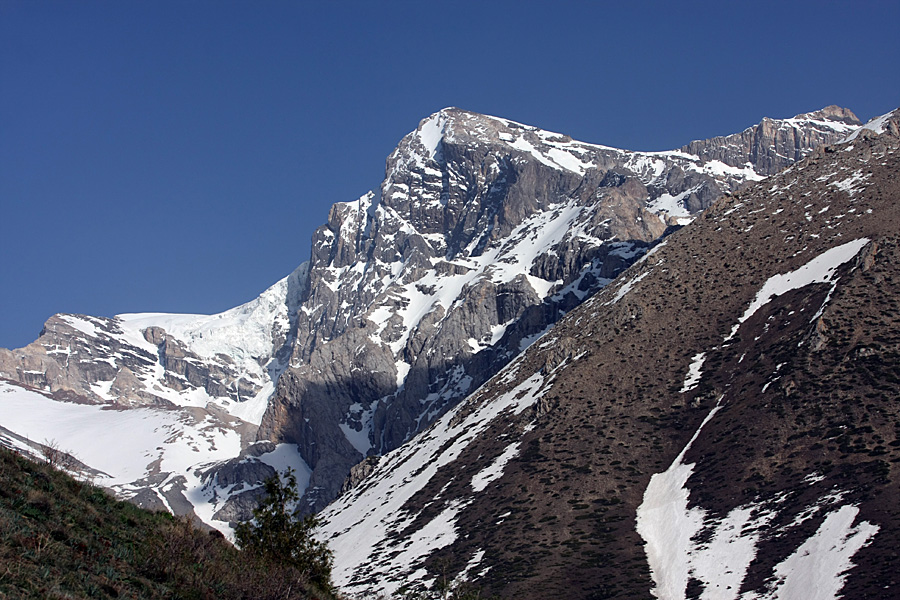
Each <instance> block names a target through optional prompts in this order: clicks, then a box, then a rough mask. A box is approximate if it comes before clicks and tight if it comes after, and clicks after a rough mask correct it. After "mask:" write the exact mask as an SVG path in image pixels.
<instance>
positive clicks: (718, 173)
mask: <svg viewBox="0 0 900 600" xmlns="http://www.w3.org/2000/svg"><path fill="white" fill-rule="evenodd" d="M858 125H859V123H858V121H857V120H856V118H855V117H854V116H853V114H852V113H851V112H850V111H847V110H845V109H841V108H837V107H829V108H826V109H824V110H821V111H818V112H815V113H809V114H805V115H798V116H797V117H795V118H793V119H781V120H773V119H764V120H763V121H762V122H761V123H759V124H758V125H756V126H754V127H750V128H749V129H747V130H745V131H743V132H741V133H738V134H735V135H731V136H726V137H721V138H715V139H712V140H707V141H701V142H692V143H691V144H689V145H687V146H685V147H683V148H681V149H679V150H675V151H670V152H657V153H646V152H644V153H641V152H629V151H624V150H617V149H614V148H608V147H604V146H597V145H592V144H585V143H581V142H577V141H573V140H572V139H571V138H569V137H568V136H565V135H561V134H556V133H550V132H546V131H543V130H540V129H537V128H534V127H530V126H526V125H521V124H518V123H514V122H512V121H508V120H505V119H499V118H494V117H487V116H484V115H479V114H475V113H471V112H466V111H463V110H459V109H446V110H443V111H440V112H439V113H436V114H434V115H432V116H431V117H429V118H427V119H425V120H424V121H422V122H421V123H420V125H419V127H418V128H417V129H416V131H414V132H412V133H410V134H409V135H408V136H406V137H405V138H403V140H401V142H400V144H399V146H398V147H397V149H396V150H395V151H394V152H393V153H392V154H391V155H390V156H389V157H388V161H387V170H386V177H385V180H384V182H383V183H382V184H381V186H380V187H379V188H378V189H377V191H375V192H372V193H369V194H366V195H364V196H363V197H361V198H360V199H359V200H357V201H355V202H348V203H339V204H336V205H334V207H333V209H332V210H331V213H330V214H329V219H328V223H327V224H326V225H324V226H322V227H321V228H320V229H319V230H318V231H317V232H316V234H315V236H314V239H313V243H312V251H311V258H310V261H309V262H308V263H304V264H303V265H301V266H300V267H298V269H297V270H296V271H295V272H294V273H292V274H291V275H290V276H288V277H286V278H285V279H284V280H282V281H280V282H278V283H276V284H275V285H273V286H272V287H271V288H270V289H268V290H266V291H265V292H263V293H262V294H261V295H260V296H259V297H258V298H257V299H255V300H253V301H251V302H249V303H247V304H245V305H243V306H239V307H237V308H234V309H232V310H229V311H226V312H224V313H221V314H218V315H211V316H205V315H172V314H137V315H135V314H131V315H119V316H117V317H115V318H111V319H110V318H99V317H90V316H84V315H71V314H60V315H55V316H53V317H51V318H50V319H49V320H48V321H47V323H46V324H45V326H44V330H43V332H42V333H41V336H40V337H39V339H38V340H37V341H36V342H34V343H32V344H30V345H28V346H27V347H25V348H21V349H17V350H13V351H6V350H0V376H2V377H4V378H5V379H6V382H4V383H2V384H0V385H2V390H0V398H2V402H0V411H2V412H0V427H4V428H5V430H0V432H5V433H3V435H4V439H6V440H7V443H9V444H15V445H16V446H17V447H20V448H22V449H26V448H29V447H33V446H34V443H35V442H42V441H45V440H57V441H58V442H59V444H60V445H61V446H62V447H63V448H64V449H66V450H71V451H73V452H74V453H75V454H76V455H77V456H78V457H79V458H80V459H81V460H82V461H83V462H84V463H86V464H87V465H88V466H90V467H91V468H93V469H95V470H96V471H97V474H98V477H100V479H98V481H100V482H101V483H103V484H104V485H106V486H108V487H110V488H112V489H114V490H115V491H116V492H117V493H118V494H119V495H120V496H122V497H126V498H132V499H133V500H134V501H135V502H138V503H139V504H141V505H143V506H147V507H154V508H163V509H167V510H171V511H173V512H175V513H178V514H195V515H197V516H198V517H199V518H200V519H202V520H203V521H205V522H207V523H209V524H211V525H213V526H215V527H218V528H221V529H223V530H225V531H228V530H230V528H231V527H232V526H233V525H234V523H235V522H236V521H238V520H241V519H245V518H248V517H249V516H250V510H251V509H252V507H253V506H254V503H255V501H256V496H257V494H258V493H259V485H260V482H261V481H262V480H264V479H265V478H266V477H268V476H271V475H272V474H273V473H274V472H275V470H276V469H282V468H284V467H286V466H291V467H293V468H294V469H295V470H296V471H297V473H298V476H299V477H298V479H299V481H300V484H301V486H302V487H303V488H304V490H305V494H304V498H303V504H304V506H305V507H306V510H309V511H312V510H319V509H321V508H323V507H324V506H325V505H326V504H327V503H328V502H329V501H331V500H333V499H334V498H335V497H336V496H337V495H338V494H339V492H340V490H341V488H342V486H343V485H344V482H345V480H346V478H347V476H348V474H349V473H350V472H351V468H352V467H353V466H354V465H356V464H357V463H360V461H362V459H363V458H364V457H365V456H366V455H381V454H384V453H386V452H388V451H390V450H392V449H395V448H397V447H399V446H400V445H401V444H403V443H404V442H405V441H407V440H409V439H410V438H411V437H412V436H413V435H415V434H416V433H417V432H419V431H422V430H423V429H425V428H426V427H427V426H428V425H429V424H431V423H432V422H434V421H435V420H436V419H437V418H439V417H440V416H441V415H442V414H444V413H445V412H446V411H447V410H449V409H450V408H452V407H453V406H455V405H457V404H458V403H459V402H460V401H461V400H462V399H464V398H465V397H467V396H468V395H469V394H471V393H472V392H473V391H474V390H475V389H477V388H478V387H479V386H480V385H481V384H482V383H484V382H485V381H486V380H487V379H488V378H490V377H491V376H493V375H494V374H495V373H497V372H498V371H499V370H501V369H502V368H503V367H504V366H505V365H507V364H508V363H509V361H510V360H512V359H513V358H515V357H516V356H518V355H519V354H520V353H521V352H522V351H523V350H524V349H525V348H527V347H528V346H529V345H531V344H532V343H533V342H534V341H535V340H537V339H538V337H539V336H540V335H542V334H544V333H545V332H547V331H548V330H549V329H550V328H551V327H552V326H553V324H554V323H555V322H557V321H558V320H559V319H560V318H561V317H562V316H563V315H564V314H566V313H567V312H568V311H570V310H571V309H573V308H574V307H576V306H578V305H579V304H580V303H581V302H583V301H584V300H585V299H586V298H589V297H591V296H592V295H593V294H594V293H596V291H597V290H599V289H601V288H602V287H603V286H604V285H606V284H608V283H609V282H610V281H611V280H612V279H613V278H614V277H615V276H616V275H617V274H618V273H619V272H621V271H622V270H623V269H625V268H626V267H627V266H628V265H630V264H631V263H632V262H634V261H635V260H637V259H638V258H639V257H640V256H641V255H642V254H643V253H644V252H646V251H647V249H648V248H649V247H651V245H652V244H654V243H655V241H656V240H658V239H659V238H660V236H662V235H663V234H664V233H665V232H666V231H667V228H675V227H677V226H678V225H680V224H684V223H687V222H689V221H690V220H691V219H692V218H693V217H694V216H695V215H696V214H697V213H698V212H699V211H701V210H703V209H704V208H706V207H707V206H709V205H710V204H711V203H712V202H713V201H714V200H715V199H716V198H718V197H720V196H721V195H722V194H723V193H726V192H731V191H735V190H737V189H739V188H740V187H741V186H742V185H745V184H746V183H748V182H753V181H757V180H760V179H762V178H764V177H766V176H769V175H771V174H773V173H775V172H776V171H777V170H779V169H781V168H783V167H785V166H787V165H789V164H791V163H792V162H793V161H795V160H798V159H800V158H802V157H804V156H806V155H808V154H809V153H810V152H812V151H813V149H814V148H816V147H819V146H821V145H822V144H827V143H833V142H835V141H837V140H839V139H841V138H842V137H844V136H846V135H848V133H849V132H851V131H852V130H853V129H854V128H855V127H856V126H858ZM109 407H113V408H115V409H116V410H115V411H110V410H105V409H106V408H109ZM110 449H114V451H111V450H110ZM369 466H371V465H369ZM366 468H368V467H360V468H358V469H356V471H355V473H356V474H357V475H358V474H359V473H361V472H363V471H365V469H366Z"/></svg>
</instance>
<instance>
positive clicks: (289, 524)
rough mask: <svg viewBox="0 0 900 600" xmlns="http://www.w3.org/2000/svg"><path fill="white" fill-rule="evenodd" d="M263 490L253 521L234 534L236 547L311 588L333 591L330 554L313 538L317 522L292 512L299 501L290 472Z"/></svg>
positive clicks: (236, 530)
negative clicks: (291, 571)
mask: <svg viewBox="0 0 900 600" xmlns="http://www.w3.org/2000/svg"><path fill="white" fill-rule="evenodd" d="M265 490H266V494H267V496H266V497H265V498H264V499H263V501H262V502H261V503H260V505H259V506H258V507H257V508H255V509H254V510H253V520H252V521H247V522H245V523H241V524H239V525H238V526H237V527H236V528H235V530H234V534H235V540H236V541H237V543H238V545H239V546H240V547H241V549H242V550H243V551H244V552H247V553H249V554H253V555H255V556H257V557H259V558H260V559H262V560H264V561H268V562H271V563H275V564H279V565H284V566H290V567H294V568H296V569H298V570H299V571H300V572H302V573H305V574H306V575H307V576H308V577H309V581H310V583H312V584H313V585H315V586H317V587H319V588H320V589H322V590H326V591H333V586H332V583H331V565H332V552H331V550H329V549H328V546H326V545H325V544H324V543H323V542H320V541H318V540H316V539H315V538H314V537H313V532H314V531H315V529H316V527H318V525H319V520H318V519H317V518H316V517H314V516H306V517H303V518H300V517H298V516H297V515H296V513H294V511H293V510H292V507H293V506H294V505H295V504H296V503H297V500H299V496H298V495H297V478H296V477H295V476H294V472H293V470H292V469H290V468H289V469H288V470H287V471H285V474H284V481H282V479H281V477H279V476H278V475H275V476H273V477H270V478H269V479H267V480H266V482H265Z"/></svg>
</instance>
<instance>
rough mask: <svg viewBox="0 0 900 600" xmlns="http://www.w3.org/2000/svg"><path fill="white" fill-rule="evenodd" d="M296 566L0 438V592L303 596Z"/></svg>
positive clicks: (42, 599) (32, 595)
mask: <svg viewBox="0 0 900 600" xmlns="http://www.w3.org/2000/svg"><path fill="white" fill-rule="evenodd" d="M309 587H310V586H308V585H307V584H306V581H305V578H304V577H303V575H301V574H300V573H298V572H296V571H293V570H291V569H287V568H283V567H275V566H273V565H271V564H266V565H262V564H259V563H256V562H255V561H254V560H253V559H252V558H251V557H249V556H247V555H245V554H242V553H240V552H239V551H238V550H236V549H235V548H234V547H233V546H232V545H231V544H229V543H228V542H226V541H225V540H224V539H223V538H222V537H221V536H215V535H210V534H208V533H206V532H204V531H200V530H198V529H196V528H195V527H194V526H192V525H191V524H190V523H189V522H188V521H184V520H177V519H175V518H173V517H172V516H171V515H169V514H168V513H151V512H148V511H145V510H142V509H139V508H137V507H136V506H134V505H133V504H131V503H127V502H120V501H117V500H114V499H113V498H112V497H111V496H110V495H109V494H108V493H107V492H106V491H104V490H102V489H100V488H98V487H95V486H94V485H91V484H90V483H86V482H83V481H78V480H76V479H73V478H71V477H69V476H68V475H65V474H63V473H62V472H60V471H57V470H55V469H53V468H51V467H50V466H48V465H46V464H38V463H35V462H32V461H30V460H26V459H25V458H23V457H21V456H19V455H17V454H14V453H13V452H10V451H9V450H6V449H5V448H3V447H2V446H0V598H9V599H10V600H12V599H16V600H19V599H23V600H24V599H34V600H49V599H54V598H60V599H61V598H134V599H145V598H146V599H154V598H159V599H162V598H184V599H188V598H196V599H217V600H218V599H227V598H232V599H244V598H258V599H271V600H292V599H293V600H308V599H313V598H329V597H330V596H327V595H324V594H321V593H317V592H314V591H312V590H310V589H309Z"/></svg>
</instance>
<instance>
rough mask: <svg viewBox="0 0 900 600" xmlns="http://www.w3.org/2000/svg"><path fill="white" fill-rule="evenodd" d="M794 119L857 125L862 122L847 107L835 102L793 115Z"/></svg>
mask: <svg viewBox="0 0 900 600" xmlns="http://www.w3.org/2000/svg"><path fill="white" fill-rule="evenodd" d="M794 119H796V120H805V121H837V122H838V123H846V124H847V125H853V126H854V127H859V126H860V125H862V122H861V121H860V120H859V118H858V117H857V116H856V115H855V114H854V113H853V111H852V110H850V109H849V108H844V107H842V106H838V105H836V104H831V105H829V106H826V107H825V108H823V109H821V110H817V111H813V112H809V113H801V114H799V115H797V116H795V117H794Z"/></svg>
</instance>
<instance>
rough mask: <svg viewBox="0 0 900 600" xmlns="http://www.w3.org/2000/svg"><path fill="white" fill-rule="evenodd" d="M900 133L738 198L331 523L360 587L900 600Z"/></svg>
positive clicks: (569, 318) (421, 442)
mask: <svg viewBox="0 0 900 600" xmlns="http://www.w3.org/2000/svg"><path fill="white" fill-rule="evenodd" d="M898 115H900V110H898V111H897V112H896V113H895V115H894V116H893V117H885V118H884V119H881V120H880V121H879V122H877V123H876V124H875V125H870V126H868V127H867V128H865V129H861V130H859V131H858V133H857V134H856V135H855V137H854V139H853V140H852V141H849V142H846V143H843V144H838V145H834V146H828V147H820V148H819V149H817V150H815V151H813V152H811V153H810V154H809V156H808V157H807V158H806V159H804V160H803V161H802V162H800V163H797V164H796V165H794V166H792V167H790V168H789V169H787V170H786V171H783V172H781V173H780V174H778V175H777V176H773V177H771V178H770V179H767V180H766V181H763V182H760V183H757V184H754V185H751V186H749V187H746V188H744V189H742V190H739V191H738V192H735V193H734V194H731V195H728V196H726V197H724V198H722V199H720V200H718V201H717V202H715V203H714V204H713V205H712V206H711V207H710V208H709V209H707V210H706V211H705V212H704V213H703V214H702V215H701V216H700V217H698V218H697V219H696V220H695V221H694V222H693V223H691V224H690V225H687V226H686V227H684V228H682V229H681V230H679V231H677V232H674V233H672V234H671V235H670V236H668V237H667V238H666V239H665V241H664V242H663V243H660V244H657V245H656V246H655V247H654V248H653V250H652V251H651V252H649V253H646V254H644V256H643V257H642V259H641V260H640V261H639V262H638V263H637V264H634V265H632V266H631V267H630V268H629V269H628V270H626V271H625V272H624V273H622V274H621V275H620V276H619V278H618V279H617V280H616V281H615V282H614V283H612V284H610V285H609V286H607V287H606V288H605V289H603V290H601V291H600V292H598V293H596V294H594V295H593V296H591V297H590V298H589V299H587V300H586V301H585V302H584V303H582V304H581V305H580V306H578V307H576V308H574V309H573V310H571V311H570V312H569V313H568V314H567V315H566V316H565V317H563V318H562V319H561V320H560V321H559V322H558V323H557V324H556V325H555V326H554V328H553V329H552V330H551V331H550V332H549V333H547V334H546V336H544V337H543V338H542V339H541V340H540V342H539V343H536V344H533V345H532V346H531V347H529V348H528V349H527V350H526V351H525V352H524V353H522V354H521V355H520V356H519V357H517V358H516V359H514V360H513V361H512V362H511V363H510V364H509V365H508V366H507V367H506V368H505V369H503V370H502V371H500V372H499V373H498V374H496V375H495V376H493V377H492V378H491V379H490V380H489V381H488V382H486V383H485V384H484V385H483V386H482V387H480V388H479V389H478V391H476V392H475V393H474V394H472V395H470V396H469V398H467V399H466V400H465V401H464V402H462V403H461V404H459V405H457V406H456V407H455V408H454V409H452V410H450V411H449V412H447V413H446V414H445V415H443V416H442V417H441V418H440V419H439V420H438V422H436V423H435V424H434V425H433V426H432V427H430V428H429V429H427V430H425V431H423V432H422V433H420V434H419V435H417V436H416V437H415V438H413V439H412V440H410V441H409V442H407V443H406V444H404V445H403V446H402V447H401V448H399V449H398V450H396V451H394V452H391V453H389V454H387V455H385V456H383V457H382V458H381V460H380V461H379V464H378V465H377V467H376V468H375V470H374V471H373V473H372V474H371V475H370V476H369V477H367V478H366V479H365V480H364V481H362V482H361V483H359V484H358V485H356V487H354V488H352V489H351V490H349V491H348V492H347V493H346V494H344V495H343V496H341V497H340V498H338V500H337V501H336V502H334V503H333V504H332V505H331V506H329V507H328V508H327V509H326V510H325V511H324V512H323V513H322V516H323V518H324V519H325V520H326V526H325V531H324V532H323V537H325V538H327V539H329V540H330V544H331V546H332V548H333V549H334V551H335V555H336V557H338V558H337V561H338V562H337V564H336V567H335V573H336V577H337V580H338V583H339V585H340V586H341V587H342V589H343V590H344V591H346V592H348V593H367V594H372V595H377V593H387V594H388V595H390V594H392V593H395V592H397V591H398V589H399V586H400V585H401V584H405V585H412V586H413V587H415V585H417V584H418V585H421V586H423V587H427V586H428V585H430V584H432V583H434V582H435V581H436V580H437V578H442V580H443V581H446V580H458V579H457V578H460V579H468V580H469V581H471V582H472V584H473V585H474V586H476V587H477V588H479V589H480V590H481V592H482V593H483V594H484V595H485V596H488V595H492V594H498V595H499V596H500V597H505V598H535V599H538V598H556V597H565V598H573V599H578V598H585V599H587V598H647V597H651V595H652V596H656V597H659V598H697V597H703V598H706V597H715V598H723V599H734V600H737V599H738V598H742V599H748V598H774V597H779V598H782V597H807V595H806V590H807V586H809V585H814V586H815V590H819V591H821V590H828V592H827V594H825V595H824V596H823V597H828V598H832V597H838V594H840V597H842V598H847V599H856V598H859V599H863V598H893V597H897V595H898V591H897V589H895V588H896V587H897V586H898V585H900V582H898V581H897V577H896V573H897V568H898V566H900V557H898V554H897V551H896V549H897V547H898V542H900V521H898V519H897V516H896V509H897V506H898V505H900V476H898V474H897V463H898V462H900V431H898V428H897V423H898V422H900V409H898V405H897V402H896V392H897V389H898V384H900V379H898V373H900V305H898V304H900V300H898V299H900V272H898V265H900V235H898V231H900V205H898V203H897V198H898V197H900V183H898V182H900V178H898V173H900V135H898V134H900V128H898V125H900V116H898ZM801 590H802V591H801ZM816 593H818V592H816Z"/></svg>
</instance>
